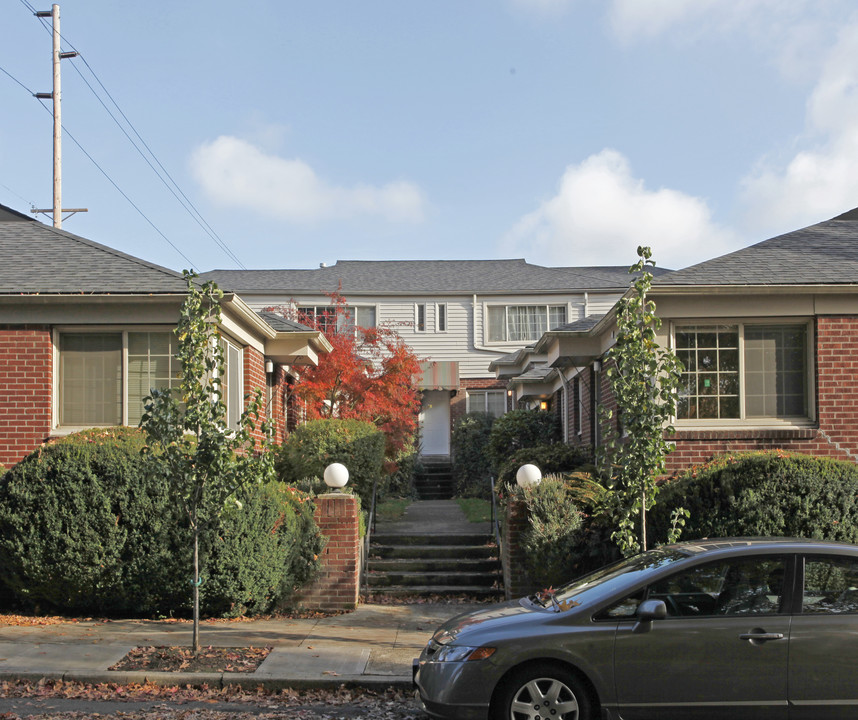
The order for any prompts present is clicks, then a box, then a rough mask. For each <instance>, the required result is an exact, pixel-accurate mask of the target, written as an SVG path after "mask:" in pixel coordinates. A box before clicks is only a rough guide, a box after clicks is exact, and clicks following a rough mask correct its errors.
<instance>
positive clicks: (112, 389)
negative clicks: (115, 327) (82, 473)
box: [58, 330, 181, 427]
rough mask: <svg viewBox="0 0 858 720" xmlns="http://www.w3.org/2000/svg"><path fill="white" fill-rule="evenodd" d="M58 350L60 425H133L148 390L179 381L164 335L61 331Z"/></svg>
mask: <svg viewBox="0 0 858 720" xmlns="http://www.w3.org/2000/svg"><path fill="white" fill-rule="evenodd" d="M58 346H59V398H58V420H59V424H60V426H65V427H97V426H107V425H122V424H128V425H137V424H138V423H139V422H140V418H141V416H142V415H143V398H144V397H146V396H147V395H148V394H149V392H150V391H151V389H152V388H159V389H162V388H171V387H175V386H176V385H177V384H178V382H179V380H180V378H181V367H180V365H179V362H178V360H177V359H176V357H175V353H176V338H175V335H174V334H173V333H172V332H170V331H168V330H165V331H152V332H122V331H116V332H63V333H60V336H59V342H58ZM123 368H125V369H124V370H123Z"/></svg>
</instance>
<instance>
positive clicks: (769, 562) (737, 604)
mask: <svg viewBox="0 0 858 720" xmlns="http://www.w3.org/2000/svg"><path fill="white" fill-rule="evenodd" d="M785 571H786V563H785V560H784V558H782V557H772V556H766V557H747V558H736V559H734V560H722V561H719V562H714V563H708V564H706V565H700V566H698V567H695V568H691V569H690V570H686V571H685V572H682V573H677V574H676V575H672V576H670V577H668V578H666V579H664V580H660V581H659V582H657V583H654V584H653V585H652V586H651V587H650V588H649V592H648V593H647V598H648V599H650V600H664V604H665V605H666V606H667V614H668V616H671V617H689V616H691V617H693V616H715V615H721V616H723V615H769V614H774V613H778V612H780V610H781V605H782V602H783V585H784V574H785Z"/></svg>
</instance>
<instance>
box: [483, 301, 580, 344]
mask: <svg viewBox="0 0 858 720" xmlns="http://www.w3.org/2000/svg"><path fill="white" fill-rule="evenodd" d="M496 308H503V310H504V327H503V336H504V337H503V339H501V340H492V339H491V332H490V330H491V328H490V327H489V325H490V317H491V311H492V310H493V309H496ZM511 308H543V309H544V311H545V330H544V331H543V332H548V331H549V330H551V329H552V327H551V310H552V308H562V309H563V318H564V319H563V322H562V323H561V325H562V324H565V323H567V322H569V303H567V302H556V303H526V302H521V303H485V304H484V315H483V342H484V343H485V344H486V345H509V344H510V343H531V342H536V341H537V340H539V338H540V337H541V334H540V335H538V336H536V337H532V338H522V339H516V340H510V339H509V311H510V309H511Z"/></svg>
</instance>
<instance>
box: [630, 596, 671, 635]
mask: <svg viewBox="0 0 858 720" xmlns="http://www.w3.org/2000/svg"><path fill="white" fill-rule="evenodd" d="M636 615H637V618H638V621H637V622H636V623H635V626H634V627H633V628H632V632H633V633H646V632H649V631H650V630H652V621H653V620H664V619H665V618H666V617H667V605H665V604H664V600H644V601H643V602H642V603H641V604H640V605H638V611H637V613H636Z"/></svg>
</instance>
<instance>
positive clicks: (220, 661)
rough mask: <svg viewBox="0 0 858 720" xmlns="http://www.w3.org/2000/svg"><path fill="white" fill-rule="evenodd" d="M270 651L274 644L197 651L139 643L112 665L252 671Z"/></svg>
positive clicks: (132, 668)
mask: <svg viewBox="0 0 858 720" xmlns="http://www.w3.org/2000/svg"><path fill="white" fill-rule="evenodd" d="M270 652H271V648H270V647H262V648H256V647H238V648H235V647H226V648H225V647H204V648H200V651H199V653H197V654H196V655H194V653H193V651H192V650H191V648H189V647H181V646H180V647H155V646H147V647H137V648H134V649H133V650H132V651H131V652H130V653H128V654H127V655H126V656H125V657H124V658H122V660H120V661H119V662H118V663H116V664H115V665H113V666H112V667H110V668H108V669H109V670H125V671H140V670H144V671H145V670H152V671H157V672H237V673H252V672H254V671H255V670H256V668H258V667H259V665H260V664H261V663H262V661H263V660H265V658H267V657H268V653H270Z"/></svg>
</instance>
